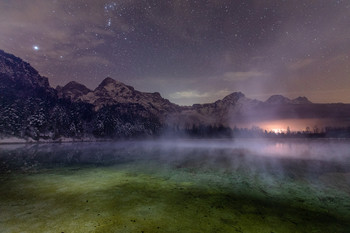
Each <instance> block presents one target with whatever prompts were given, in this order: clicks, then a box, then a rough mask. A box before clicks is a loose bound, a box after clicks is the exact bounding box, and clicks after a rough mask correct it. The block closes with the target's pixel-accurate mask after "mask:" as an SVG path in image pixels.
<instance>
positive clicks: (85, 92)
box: [56, 77, 181, 119]
mask: <svg viewBox="0 0 350 233" xmlns="http://www.w3.org/2000/svg"><path fill="white" fill-rule="evenodd" d="M56 90H57V91H58V95H59V96H61V97H66V98H69V99H71V100H72V101H73V102H84V103H90V104H92V105H94V107H95V109H96V110H98V109H101V108H102V107H103V106H111V105H114V104H119V103H128V104H129V103H132V104H140V105H141V106H143V107H144V108H146V109H148V110H149V111H150V112H152V113H153V114H155V115H157V116H158V117H159V118H160V119H165V117H166V115H168V114H170V113H174V112H179V111H181V108H180V107H179V106H178V105H176V104H173V103H171V102H170V101H169V100H167V99H164V98H162V97H161V95H160V94H159V93H158V92H155V93H146V92H140V91H137V90H135V89H134V88H133V87H131V86H128V85H125V84H124V83H122V82H119V81H116V80H114V79H112V78H110V77H107V78H105V79H104V80H103V81H102V82H101V83H100V85H98V87H97V88H96V89H95V90H93V91H92V90H89V89H88V88H86V87H85V86H84V85H82V84H79V83H76V82H74V83H73V82H70V83H68V84H67V85H65V86H64V87H57V88H56Z"/></svg>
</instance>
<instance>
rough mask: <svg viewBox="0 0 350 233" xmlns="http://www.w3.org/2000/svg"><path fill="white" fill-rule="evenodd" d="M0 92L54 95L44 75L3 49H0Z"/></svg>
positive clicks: (6, 93)
mask: <svg viewBox="0 0 350 233" xmlns="http://www.w3.org/2000/svg"><path fill="white" fill-rule="evenodd" d="M18 90H21V91H18ZM0 92H1V94H2V95H13V96H22V97H23V96H40V95H41V96H45V95H50V96H54V95H55V91H54V89H53V88H51V87H50V85H49V81H48V79H47V78H46V77H43V76H41V75H39V72H38V71H37V70H35V69H34V68H33V67H32V66H31V65H30V64H29V63H27V62H24V61H23V60H22V59H20V58H18V57H15V56H14V55H12V54H8V53H5V52H4V51H3V50H0Z"/></svg>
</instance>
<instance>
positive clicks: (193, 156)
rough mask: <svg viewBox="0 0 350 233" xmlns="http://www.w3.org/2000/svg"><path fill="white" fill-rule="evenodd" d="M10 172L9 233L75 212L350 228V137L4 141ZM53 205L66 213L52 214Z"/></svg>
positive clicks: (144, 219) (303, 228)
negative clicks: (35, 221) (36, 221)
mask: <svg viewBox="0 0 350 233" xmlns="http://www.w3.org/2000/svg"><path fill="white" fill-rule="evenodd" d="M0 171H1V173H0V180H1V185H0V193H1V194H0V206H2V207H3V210H4V211H2V214H0V218H3V219H5V220H4V221H2V222H0V228H4V229H5V228H6V229H12V231H11V230H9V231H7V232H14V231H13V229H25V228H26V227H28V225H29V222H31V221H33V219H41V220H40V221H43V222H47V221H49V222H50V223H51V224H52V229H55V230H59V231H63V230H64V229H63V228H65V229H68V230H69V229H70V230H72V229H74V227H73V225H72V224H73V223H72V221H71V220H67V219H69V218H68V217H67V214H68V215H72V214H73V215H77V216H78V215H79V216H85V217H81V218H79V221H81V222H80V225H82V226H84V227H82V229H84V230H85V231H91V230H93V231H96V232H103V231H105V232H106V231H116V232H131V231H132V232H133V231H136V232H138V231H139V232H141V231H144V232H155V230H157V229H158V228H157V227H160V228H162V229H163V231H159V232H191V231H196V230H198V229H206V230H203V232H206V231H207V232H212V231H214V230H215V229H221V230H217V231H216V232H228V231H233V230H236V231H237V230H239V229H241V230H242V231H243V232H259V231H260V230H261V229H265V231H267V232H271V231H276V232H288V231H290V232H310V231H312V230H315V231H316V232H344V229H350V228H349V227H350V226H349V225H348V222H349V221H350V204H349V203H350V198H349V197H350V142H349V140H329V139H317V140H316V139H315V140H314V139H217V140H213V139H210V140H205V139H188V140H157V141H124V142H98V143H62V144H58V143H55V144H8V145H1V147H0ZM53 190H54V191H53ZM62 197H63V199H64V203H62V202H61V201H60V200H61V198H62ZM92 200H94V202H92ZM112 200H113V201H112ZM62 201H63V200H62ZM87 201H88V202H87ZM20 203H22V204H20ZM90 203H93V208H92V207H89V208H87V207H86V206H87V205H92V204H90ZM116 203H118V204H116ZM52 208H54V209H57V211H59V212H60V213H61V214H60V215H58V216H54V215H52V214H51V215H50V214H49V215H50V216H51V217H49V220H47V219H46V220H45V219H43V216H45V214H48V212H49V210H50V209H52ZM31 209H32V210H31ZM93 209H94V211H96V212H93V213H95V214H92V212H89V211H91V210H93ZM35 210H36V211H37V212H35ZM199 210H200V212H198V211H199ZM282 210H283V211H282ZM281 211H282V212H281ZM27 212H30V213H31V214H23V213H27ZM180 213H183V216H182V215H181V214H180ZM18 214H22V215H20V216H22V217H21V220H22V223H21V226H20V227H19V226H17V228H14V225H11V221H13V219H12V217H14V216H18ZM97 214H99V215H98V216H101V215H103V216H104V217H103V218H101V219H98V218H97V217H96V215H97ZM115 216H118V218H117V219H118V221H117V220H116V217H115ZM164 216H168V217H169V219H167V218H164ZM310 216H311V217H310ZM56 218H58V219H57V220H54V219H56ZM159 219H161V220H159ZM326 219H327V221H328V225H325V223H326V222H327V221H326ZM134 220H135V221H136V222H133V221H134ZM107 221H108V222H110V221H112V222H113V221H114V223H113V224H107V223H106V222H107ZM174 221H175V222H174ZM84 222H93V223H91V224H90V225H89V224H87V225H84V224H83V223H84ZM180 223H181V224H180ZM208 223H210V224H211V225H210V226H209V225H208ZM60 224H61V225H60ZM60 226H64V227H63V228H62V227H60ZM18 227H19V228H18ZM21 227H22V228H21ZM46 227H47V225H45V224H43V225H41V226H40V227H38V228H35V227H34V226H33V227H32V230H33V231H37V230H38V229H40V230H44V231H45V230H47V228H46ZM160 228H159V229H160ZM97 229H100V230H99V231H98V230H97ZM325 229H326V230H325ZM68 230H66V231H67V232H68ZM146 230H148V231H146ZM322 230H325V231H322Z"/></svg>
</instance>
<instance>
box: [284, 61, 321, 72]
mask: <svg viewBox="0 0 350 233" xmlns="http://www.w3.org/2000/svg"><path fill="white" fill-rule="evenodd" d="M314 61H315V60H314V59H311V58H306V59H302V60H298V61H296V62H293V63H290V64H289V65H288V69H289V70H293V71H296V70H300V69H303V68H305V67H307V66H309V65H311V64H312V63H313V62H314Z"/></svg>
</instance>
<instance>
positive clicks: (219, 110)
mask: <svg viewBox="0 0 350 233" xmlns="http://www.w3.org/2000/svg"><path fill="white" fill-rule="evenodd" d="M309 118H317V119H321V120H322V119H327V122H332V121H334V122H337V123H339V122H343V123H344V125H346V124H348V125H350V104H314V103H312V102H310V101H309V100H308V99H307V98H306V97H298V98H296V99H289V98H287V97H284V96H282V95H273V96H271V97H270V98H268V99H267V100H266V101H265V102H263V101H259V100H255V99H250V98H247V97H246V96H245V95H244V94H243V93H241V92H233V93H231V94H230V95H228V96H226V97H224V98H223V99H221V100H217V101H215V102H214V103H208V104H194V105H192V106H179V105H177V104H174V103H171V102H170V101H169V100H167V99H165V98H163V97H162V96H161V95H160V94H159V93H158V92H155V93H146V92H141V91H138V90H135V89H134V88H133V87H131V86H128V85H126V84H124V83H122V82H119V81H117V80H114V79H112V78H110V77H107V78H105V79H104V80H103V81H102V82H101V83H100V84H99V85H98V87H96V89H94V90H90V89H89V88H87V87H86V86H84V85H83V84H80V83H77V82H75V81H71V82H69V83H68V84H66V85H65V86H63V87H61V86H57V88H56V89H54V88H52V87H50V85H49V82H48V79H47V78H46V77H43V76H41V75H40V74H39V72H38V71H36V70H35V69H34V68H33V67H31V66H30V64H29V63H27V62H24V61H23V60H22V59H20V58H18V57H15V56H14V55H11V54H8V53H6V52H4V51H2V50H0V137H1V135H2V136H3V137H8V136H15V137H19V138H31V139H35V140H39V139H46V140H58V139H60V138H64V137H68V138H89V137H92V138H125V137H135V136H150V135H157V134H159V133H160V132H162V129H164V128H169V127H170V128H177V129H188V128H191V127H192V128H193V127H194V126H199V125H201V126H208V127H209V126H210V127H212V126H219V125H221V126H224V127H234V126H240V125H242V126H247V125H249V124H251V125H254V124H255V123H257V122H262V121H274V120H283V119H309ZM330 119H331V120H330Z"/></svg>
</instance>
